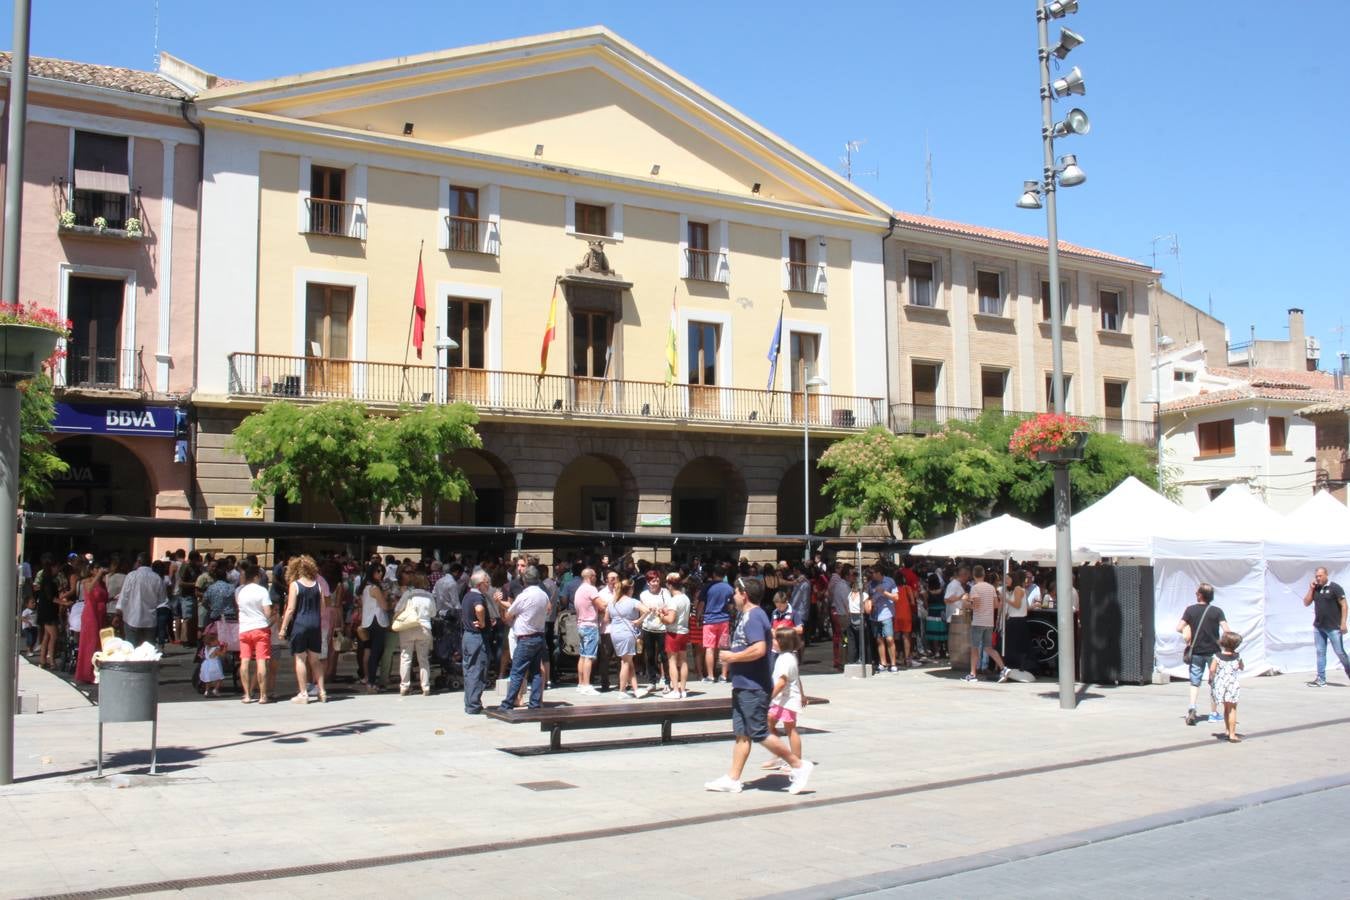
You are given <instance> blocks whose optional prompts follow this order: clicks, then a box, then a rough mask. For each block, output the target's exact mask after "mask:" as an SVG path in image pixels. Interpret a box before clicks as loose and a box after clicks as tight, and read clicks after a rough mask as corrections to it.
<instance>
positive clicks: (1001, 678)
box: [998, 666, 1012, 684]
mask: <svg viewBox="0 0 1350 900" xmlns="http://www.w3.org/2000/svg"><path fill="white" fill-rule="evenodd" d="M1011 674H1012V669H1009V668H1008V667H1007V666H1004V667H1003V668H1002V669H1001V670H1000V671H999V673H998V683H999V684H1002V683H1003V682H1005V681H1007V680H1008V676H1009V675H1011Z"/></svg>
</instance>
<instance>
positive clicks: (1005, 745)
mask: <svg viewBox="0 0 1350 900" xmlns="http://www.w3.org/2000/svg"><path fill="white" fill-rule="evenodd" d="M20 678H21V688H22V689H23V690H25V691H36V692H37V693H39V695H40V697H41V704H42V709H43V712H42V713H40V714H38V715H25V716H21V717H19V719H18V720H17V747H16V763H17V771H16V777H17V779H18V781H17V783H16V784H15V785H13V786H11V787H7V788H0V827H3V828H4V829H5V831H6V834H7V836H8V837H7V841H6V845H7V847H6V852H5V853H4V854H0V895H3V896H40V895H55V894H65V893H85V892H95V893H94V895H96V896H125V895H129V894H137V893H149V892H152V891H155V890H181V891H184V892H191V893H200V894H201V895H203V896H205V895H206V894H207V893H208V892H209V893H210V895H212V896H215V897H219V896H244V895H249V896H256V895H257V893H258V892H259V891H266V893H267V894H268V895H269V896H283V897H284V896H291V895H294V896H300V895H302V894H303V895H307V896H308V895H313V893H314V892H315V891H316V890H318V891H323V890H328V891H334V892H342V893H343V894H344V895H347V896H369V895H375V894H386V895H387V894H394V893H402V894H406V895H410V896H430V895H432V894H439V895H443V894H444V893H445V891H446V890H447V889H453V890H454V891H455V892H456V893H459V892H463V893H470V892H474V893H477V894H479V895H485V896H527V895H530V896H532V895H540V896H551V895H567V896H588V895H589V896H610V895H615V894H620V893H622V894H623V895H625V896H636V897H647V896H653V897H655V896H696V897H704V896H717V897H726V896H731V897H749V896H763V895H770V894H782V893H794V892H795V893H798V894H799V895H802V896H808V895H809V896H840V895H845V894H857V893H867V892H871V891H877V890H887V889H889V890H910V888H906V887H905V885H906V884H908V883H910V882H912V881H913V879H915V878H919V879H921V880H920V881H918V882H916V884H918V885H922V883H923V882H924V881H928V882H932V879H934V878H942V877H953V876H954V877H971V878H976V877H980V878H983V877H994V876H993V872H991V871H990V868H991V865H992V867H993V870H994V871H997V870H999V869H1008V868H1009V867H1011V866H1014V865H1015V866H1020V867H1029V868H1027V871H1029V872H1032V873H1035V874H1034V876H1032V877H1036V878H1044V879H1047V880H1049V881H1050V882H1052V883H1051V884H1047V885H1045V887H1046V888H1047V890H1046V891H1044V892H1042V891H1039V890H1037V889H1036V888H1039V887H1041V885H1032V887H1031V888H1026V889H1024V888H1023V887H1021V886H1020V884H1021V883H1019V886H1017V890H1021V891H1023V893H1022V894H1020V895H1024V896H1031V895H1045V896H1053V895H1054V891H1057V890H1060V889H1061V888H1064V890H1068V889H1069V887H1070V886H1072V885H1075V884H1078V885H1080V886H1081V884H1082V882H1081V881H1078V882H1075V881H1074V880H1073V879H1074V878H1080V879H1081V877H1083V871H1084V870H1083V869H1082V868H1081V867H1080V866H1078V864H1074V863H1071V864H1068V866H1067V868H1065V867H1064V866H1060V865H1058V864H1057V863H1055V859H1053V857H1060V856H1064V855H1065V854H1070V855H1072V854H1075V853H1081V852H1082V848H1084V847H1086V848H1088V849H1091V850H1092V851H1093V853H1107V854H1108V856H1107V857H1106V859H1108V860H1109V859H1111V858H1113V857H1111V856H1110V853H1111V852H1112V848H1113V847H1114V848H1116V850H1118V851H1121V853H1122V854H1123V855H1122V856H1121V859H1123V860H1124V861H1125V862H1124V863H1123V864H1124V865H1125V866H1126V867H1127V869H1128V870H1131V871H1133V870H1137V869H1138V868H1139V867H1140V866H1142V865H1149V866H1155V867H1158V868H1160V869H1162V868H1165V867H1166V866H1169V865H1171V864H1172V861H1173V857H1175V856H1182V855H1186V854H1191V855H1196V856H1197V858H1199V859H1206V860H1207V859H1210V858H1212V860H1213V865H1212V867H1210V868H1205V869H1204V870H1203V871H1206V872H1209V873H1210V874H1211V875H1212V876H1213V877H1214V878H1215V879H1218V878H1219V876H1220V874H1221V871H1222V867H1223V866H1224V865H1225V864H1233V865H1237V866H1239V869H1238V870H1237V871H1238V872H1239V873H1240V872H1241V871H1242V869H1241V868H1240V867H1241V866H1242V864H1243V863H1242V860H1241V859H1240V858H1236V857H1235V858H1233V859H1227V858H1225V857H1224V855H1223V854H1222V853H1221V852H1220V851H1218V850H1215V849H1213V848H1212V847H1211V846H1210V845H1207V844H1205V843H1204V842H1201V841H1199V839H1198V838H1197V841H1196V842H1195V843H1193V844H1192V843H1188V844H1187V845H1186V846H1185V847H1183V848H1182V849H1181V851H1180V852H1178V848H1177V847H1176V846H1175V843H1174V842H1173V843H1169V842H1167V841H1165V840H1164V841H1161V842H1157V838H1156V836H1157V835H1164V834H1166V833H1167V829H1168V828H1170V827H1174V826H1177V823H1178V822H1192V823H1198V822H1201V821H1209V820H1210V819H1212V820H1213V821H1214V822H1216V823H1222V821H1228V822H1236V821H1241V819H1240V818H1236V817H1240V816H1246V815H1248V813H1246V812H1244V810H1247V809H1248V808H1249V807H1251V808H1255V807H1256V806H1257V805H1260V804H1266V805H1274V804H1278V803H1284V802H1292V801H1285V800H1281V799H1280V798H1282V797H1286V796H1301V797H1304V798H1307V802H1309V803H1313V804H1316V802H1317V801H1316V799H1315V798H1317V797H1319V796H1326V797H1327V798H1328V800H1327V803H1328V805H1327V806H1326V808H1325V815H1319V816H1318V817H1317V818H1316V819H1315V820H1313V821H1311V822H1307V823H1306V824H1307V825H1308V826H1312V825H1315V826H1316V828H1310V827H1302V828H1299V829H1294V830H1290V831H1281V830H1278V829H1277V830H1274V831H1271V832H1269V833H1268V834H1267V840H1268V842H1269V843H1268V844H1267V845H1265V850H1266V851H1270V852H1275V851H1278V850H1280V848H1282V847H1285V846H1287V847H1288V848H1289V849H1290V851H1291V852H1293V851H1294V849H1295V848H1297V847H1298V846H1306V839H1307V838H1308V835H1309V832H1310V830H1311V831H1318V829H1326V830H1327V831H1328V832H1330V833H1332V834H1335V833H1336V832H1341V833H1343V831H1344V828H1343V824H1342V823H1343V822H1344V815H1343V814H1341V815H1337V814H1336V813H1335V810H1336V809H1338V808H1340V809H1342V810H1344V806H1343V805H1342V806H1340V807H1338V806H1336V805H1334V803H1342V804H1343V802H1344V801H1343V798H1344V794H1345V792H1344V791H1339V792H1338V791H1337V788H1339V787H1341V786H1344V785H1350V744H1348V743H1347V742H1346V740H1345V739H1344V738H1345V735H1346V734H1347V733H1350V728H1348V727H1347V726H1350V686H1347V685H1346V684H1345V681H1344V680H1343V679H1342V678H1341V677H1340V676H1339V675H1338V676H1337V678H1336V680H1334V681H1333V683H1332V685H1331V686H1329V687H1328V688H1327V689H1325V690H1320V691H1319V690H1310V689H1308V688H1306V687H1305V686H1304V681H1305V680H1306V678H1304V677H1299V676H1293V675H1290V676H1282V677H1273V678H1250V679H1247V680H1246V681H1245V682H1244V685H1243V699H1242V704H1241V706H1240V713H1241V725H1240V728H1239V730H1240V732H1241V733H1243V734H1244V735H1245V738H1246V739H1245V740H1244V742H1243V743H1241V744H1239V745H1230V744H1228V743H1226V742H1223V741H1220V740H1219V739H1218V737H1219V735H1220V734H1221V731H1222V729H1221V727H1220V726H1217V725H1214V726H1211V725H1208V724H1205V723H1202V724H1200V725H1198V726H1195V727H1187V726H1186V725H1185V724H1184V723H1183V720H1182V716H1183V714H1184V712H1185V707H1186V685H1185V684H1184V683H1183V682H1173V683H1172V684H1170V685H1163V686H1131V687H1098V686H1091V687H1088V688H1086V689H1084V690H1083V691H1082V692H1081V693H1082V697H1083V699H1082V702H1081V704H1080V706H1079V708H1078V709H1077V710H1074V711H1072V712H1069V711H1064V710H1061V709H1060V708H1059V703H1058V700H1057V697H1056V695H1055V693H1054V690H1055V686H1054V685H1053V684H1052V683H1050V682H1046V681H1041V682H1038V683H1034V684H1011V683H1010V684H993V683H980V684H975V685H970V684H964V683H962V682H960V681H959V679H958V678H957V677H956V676H954V675H953V674H952V673H951V672H950V671H949V670H945V669H944V670H937V669H933V670H914V671H910V672H903V673H897V674H893V675H884V676H880V677H874V678H870V679H866V680H860V679H851V678H846V677H844V676H842V675H834V674H817V675H810V674H808V675H807V676H806V687H807V691H808V693H810V694H812V695H817V696H822V697H827V698H828V699H829V700H830V703H829V704H827V705H821V706H808V707H807V709H806V711H805V714H804V716H803V724H804V726H806V727H808V728H810V729H812V730H811V731H810V732H809V733H807V734H806V735H805V738H804V740H805V751H806V755H807V756H808V757H809V758H810V759H812V760H814V761H815V762H816V763H817V764H818V767H817V769H816V772H815V774H814V775H813V777H812V781H811V785H810V788H809V789H808V790H807V791H805V792H803V793H802V794H800V795H798V796H790V795H788V794H787V792H786V790H785V789H786V787H787V779H786V777H784V776H781V775H773V774H761V772H760V770H759V764H760V762H762V761H763V760H764V759H765V756H766V755H765V754H764V753H763V751H759V750H757V751H756V752H755V754H754V755H753V756H752V757H751V762H750V764H749V766H748V767H747V769H746V777H747V779H749V783H748V784H747V789H746V790H745V792H744V793H741V794H738V795H731V794H712V793H707V792H705V791H704V790H703V789H702V785H703V782H704V781H707V780H709V779H710V778H713V777H715V776H717V775H719V774H721V773H723V772H724V771H725V768H726V765H727V761H728V758H729V756H730V748H731V744H730V741H729V740H728V739H727V737H728V735H727V732H728V730H729V729H728V728H727V727H725V726H721V725H718V724H716V723H691V724H689V725H677V726H676V727H675V733H676V734H677V735H684V736H704V735H710V734H711V735H712V737H708V738H706V739H705V738H703V737H697V738H696V739H693V740H689V741H687V742H683V743H677V744H674V745H671V746H659V745H657V744H656V743H655V742H654V741H653V740H652V737H653V729H652V728H651V727H650V726H644V727H637V728H633V729H612V730H609V731H604V732H592V733H578V734H577V735H576V739H575V741H574V742H571V747H572V748H573V749H572V750H571V751H569V752H563V753H558V754H542V753H535V752H527V753H523V754H513V753H510V752H504V751H505V750H508V749H519V748H530V749H534V748H542V747H544V746H545V745H546V743H547V741H546V737H547V736H546V735H544V734H542V733H541V732H540V731H539V730H538V727H537V726H528V725H514V726H513V725H509V724H506V723H503V722H498V721H494V720H490V719H487V718H485V717H468V716H465V715H464V714H463V712H462V707H461V699H460V696H459V695H458V694H453V693H452V694H437V695H435V696H432V697H429V698H427V697H421V696H409V697H402V698H401V697H399V696H397V695H396V694H393V695H390V694H382V695H376V696H367V695H352V696H347V697H344V698H342V699H340V700H337V699H335V700H330V702H329V703H327V704H311V705H308V706H297V705H293V704H290V703H279V704H275V705H269V706H258V705H256V704H255V705H250V706H245V705H243V704H241V703H238V702H237V701H235V702H228V703H227V702H207V701H202V700H195V701H185V702H167V703H164V704H161V707H160V757H159V762H160V774H159V775H157V776H154V777H151V776H149V775H147V774H145V771H146V764H147V762H148V753H147V752H146V751H147V748H148V744H149V737H150V729H149V726H148V725H141V724H121V725H109V726H107V727H106V736H105V752H106V754H107V756H106V758H105V769H104V772H105V777H104V778H102V779H96V778H95V777H94V770H93V763H94V748H95V736H96V724H97V709H96V708H94V707H92V706H90V705H89V704H88V702H87V701H85V700H84V699H83V697H81V696H80V695H79V694H77V693H76V692H74V691H73V690H72V689H71V688H70V687H69V686H68V685H66V684H65V683H64V682H61V681H59V680H58V679H56V678H54V677H52V676H51V675H49V674H48V673H46V672H42V671H40V670H37V669H35V668H33V667H32V666H30V665H28V664H27V663H22V664H21V675H20ZM284 683H285V682H284V681H283V684H284ZM697 687H698V688H699V689H700V690H706V691H707V692H708V693H709V694H710V695H713V696H717V695H721V694H723V693H725V692H726V691H727V690H728V689H727V688H726V686H725V685H720V684H719V685H702V684H700V685H698V686H697ZM489 699H491V695H489ZM545 700H546V702H568V703H574V704H580V703H614V702H624V701H617V700H611V699H610V698H609V697H608V696H600V697H586V696H580V695H578V694H577V693H576V692H575V691H574V690H568V689H563V690H556V691H549V692H548V693H547V694H546V696H545ZM627 702H639V703H640V702H641V701H627ZM592 743H597V744H599V745H601V748H598V749H578V748H586V747H587V745H589V744H592ZM1333 799H1334V803H1333ZM1300 802H1303V801H1300ZM1276 808H1277V809H1278V808H1279V807H1276ZM1315 808H1320V807H1315ZM1269 812H1270V811H1269V810H1267V813H1269ZM1179 827H1190V826H1179ZM1183 833H1187V834H1189V833H1190V832H1183ZM1318 833H1319V834H1320V833H1321V832H1320V831H1318ZM1141 835H1143V836H1147V835H1153V836H1155V837H1151V838H1148V839H1147V840H1145V839H1144V838H1142V837H1140V836H1141ZM1085 836H1086V837H1085ZM1319 840H1320V838H1319ZM1150 841H1152V842H1153V843H1150ZM1122 842H1123V843H1122ZM1074 848H1079V849H1074ZM1066 858H1067V857H1066ZM1084 858H1087V857H1084ZM1091 858H1092V859H1096V857H1091ZM1009 860H1016V861H1017V862H1010V861H1009ZM1093 864H1094V865H1098V864H1100V863H1099V862H1094V863H1093ZM1084 865H1085V864H1084ZM1112 865H1117V864H1115V863H1113V864H1112ZM982 871H983V872H985V875H979V873H980V872H982ZM1019 871H1020V869H1019ZM907 873H908V874H907ZM957 873H966V875H965V876H962V875H960V874H957ZM1075 873H1076V874H1075ZM1331 875H1332V872H1331V871H1330V870H1327V871H1322V870H1318V869H1316V868H1313V867H1310V868H1308V869H1307V870H1306V871H1305V872H1304V874H1303V877H1304V883H1306V884H1308V885H1312V884H1313V883H1314V882H1315V881H1317V880H1319V879H1324V878H1326V877H1330V876H1331ZM1019 877H1022V876H1019ZM1229 877H1235V876H1229ZM263 879H265V880H263ZM1158 883H1159V884H1166V883H1167V882H1165V881H1161V882H1158ZM1224 883H1225V882H1222V881H1219V880H1215V882H1214V885H1215V890H1214V891H1213V894H1221V893H1230V894H1234V891H1236V893H1235V894H1234V895H1242V894H1250V893H1252V892H1251V891H1247V890H1245V889H1244V883H1243V882H1241V881H1230V882H1228V883H1229V884H1232V885H1234V888H1233V889H1232V890H1228V891H1224V890H1222V889H1221V886H1222V885H1223V884H1224ZM1321 883H1323V884H1331V885H1333V889H1332V890H1330V891H1322V892H1321V893H1323V894H1326V895H1330V896H1336V895H1344V893H1345V891H1344V882H1343V881H1342V882H1339V884H1340V886H1341V888H1342V889H1341V890H1339V891H1337V890H1335V889H1334V885H1335V884H1336V882H1325V881H1322V882H1321ZM961 884H964V883H963V882H953V885H954V886H953V887H952V889H951V890H945V889H940V888H935V889H932V890H929V891H926V892H925V893H926V894H928V895H930V896H963V895H966V888H964V887H961V886H960V885H961ZM985 884H986V882H983V881H976V882H972V885H974V887H972V889H971V893H972V894H974V893H985V892H986V891H985V890H984V885H985ZM1056 885H1058V886H1056ZM1146 886H1147V880H1146V879H1144V880H1140V879H1135V880H1134V881H1131V880H1128V879H1127V880H1125V881H1121V882H1120V887H1119V890H1113V891H1109V892H1108V893H1110V894H1113V895H1135V894H1140V895H1142V894H1143V893H1145V891H1144V888H1145V887H1146ZM975 887H978V888H979V889H978V890H976V889H975ZM930 888H932V884H931V883H930ZM1050 888H1053V890H1050ZM1136 888H1138V890H1136ZM914 889H916V890H917V889H919V888H917V887H916V888H914ZM1014 893H1016V891H1014ZM1097 893H1098V894H1099V895H1102V894H1101V892H1100V891H1099V892H1097ZM1153 893H1154V894H1155V895H1156V891H1154V892H1153ZM1209 893H1210V892H1208V891H1206V890H1205V889H1204V886H1203V885H1201V886H1198V887H1195V888H1194V892H1193V894H1192V895H1194V896H1204V895H1209ZM86 895H89V894H87V893H86ZM912 895H913V894H904V893H901V894H897V896H912ZM1174 895H1177V896H1181V895H1183V893H1181V892H1174Z"/></svg>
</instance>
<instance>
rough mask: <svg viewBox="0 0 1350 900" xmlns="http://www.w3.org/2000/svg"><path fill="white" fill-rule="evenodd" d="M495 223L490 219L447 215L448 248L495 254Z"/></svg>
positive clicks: (458, 250) (463, 251) (461, 251)
mask: <svg viewBox="0 0 1350 900" xmlns="http://www.w3.org/2000/svg"><path fill="white" fill-rule="evenodd" d="M493 226H494V223H493V222H492V220H490V219H475V218H472V217H469V216H446V217H445V228H446V246H445V249H446V250H454V251H457V252H460V253H487V254H494V253H495V251H494V244H495V243H496V242H495V241H494V240H493V239H492V238H493V230H494V229H493Z"/></svg>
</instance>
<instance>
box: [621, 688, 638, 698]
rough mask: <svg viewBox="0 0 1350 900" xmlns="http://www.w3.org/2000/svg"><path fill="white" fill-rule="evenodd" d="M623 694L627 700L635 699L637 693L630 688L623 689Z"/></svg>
mask: <svg viewBox="0 0 1350 900" xmlns="http://www.w3.org/2000/svg"><path fill="white" fill-rule="evenodd" d="M623 695H624V696H625V697H626V698H628V699H629V700H636V699H637V698H638V695H637V694H635V693H633V691H631V690H627V691H624V692H623Z"/></svg>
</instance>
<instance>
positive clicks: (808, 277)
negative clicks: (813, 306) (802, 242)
mask: <svg viewBox="0 0 1350 900" xmlns="http://www.w3.org/2000/svg"><path fill="white" fill-rule="evenodd" d="M816 268H817V267H816V266H814V265H812V264H811V263H807V262H797V261H795V260H789V261H788V263H787V274H788V290H790V291H799V292H801V293H807V294H814V293H816V292H817V288H816Z"/></svg>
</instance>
